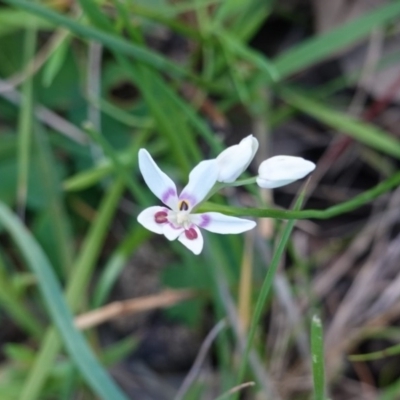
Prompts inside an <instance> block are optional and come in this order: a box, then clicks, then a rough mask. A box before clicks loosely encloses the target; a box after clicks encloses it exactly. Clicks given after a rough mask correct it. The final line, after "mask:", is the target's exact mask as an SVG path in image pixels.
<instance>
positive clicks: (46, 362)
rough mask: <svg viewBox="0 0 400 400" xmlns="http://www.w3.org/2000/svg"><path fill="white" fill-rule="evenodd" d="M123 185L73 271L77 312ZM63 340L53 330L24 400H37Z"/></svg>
mask: <svg viewBox="0 0 400 400" xmlns="http://www.w3.org/2000/svg"><path fill="white" fill-rule="evenodd" d="M123 188H124V186H123V184H122V182H120V181H117V182H115V183H114V184H113V185H112V187H111V188H110V190H109V191H108V192H107V194H106V196H105V198H104V200H103V202H102V204H101V205H100V209H99V212H98V215H97V218H96V220H95V221H94V223H93V225H92V226H91V228H90V230H89V233H88V234H87V237H86V238H85V241H84V243H83V246H82V250H81V252H80V253H79V255H78V258H77V260H76V261H75V263H74V267H73V268H72V275H71V279H70V280H69V282H68V286H67V292H66V297H67V303H68V305H69V306H70V308H71V310H72V311H75V310H76V309H77V308H78V307H79V305H80V304H81V301H82V296H83V294H84V293H85V289H86V288H87V285H88V283H89V279H90V276H91V273H92V271H93V268H94V266H95V263H96V260H97V258H98V257H99V255H100V251H101V249H102V245H103V241H104V238H105V236H106V234H107V232H108V230H109V226H110V223H111V218H112V216H113V214H114V212H115V209H116V207H117V205H118V201H119V199H120V196H121V194H122V191H123ZM60 345H61V343H60V339H59V337H58V335H57V332H56V331H55V330H54V329H49V330H48V331H47V332H46V335H45V336H44V340H43V343H42V346H41V349H40V351H39V353H38V357H37V359H36V362H35V366H34V367H33V369H32V370H31V371H30V375H29V376H28V379H27V381H26V382H25V384H24V385H23V388H22V393H21V396H20V400H33V399H37V398H38V396H39V395H40V390H41V388H42V386H43V384H44V381H45V380H46V378H47V377H48V375H49V373H50V371H51V366H52V364H53V362H54V359H55V357H56V355H57V352H58V351H59V349H60Z"/></svg>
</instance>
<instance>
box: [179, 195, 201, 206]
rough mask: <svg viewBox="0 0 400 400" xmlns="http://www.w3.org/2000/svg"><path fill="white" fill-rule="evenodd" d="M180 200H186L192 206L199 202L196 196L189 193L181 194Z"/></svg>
mask: <svg viewBox="0 0 400 400" xmlns="http://www.w3.org/2000/svg"><path fill="white" fill-rule="evenodd" d="M179 200H186V201H187V202H188V203H189V205H190V208H193V207H194V206H195V205H196V204H197V200H196V197H194V196H192V195H191V194H188V193H181V194H180V195H179Z"/></svg>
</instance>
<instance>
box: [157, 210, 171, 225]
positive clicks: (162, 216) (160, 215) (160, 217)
mask: <svg viewBox="0 0 400 400" xmlns="http://www.w3.org/2000/svg"><path fill="white" fill-rule="evenodd" d="M154 221H156V222H157V224H164V223H165V222H167V221H168V214H167V213H166V212H165V211H158V212H156V213H155V214H154Z"/></svg>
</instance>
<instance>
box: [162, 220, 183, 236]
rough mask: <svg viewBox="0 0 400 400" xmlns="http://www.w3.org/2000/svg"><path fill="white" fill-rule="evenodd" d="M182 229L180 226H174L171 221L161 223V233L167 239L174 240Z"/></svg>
mask: <svg viewBox="0 0 400 400" xmlns="http://www.w3.org/2000/svg"><path fill="white" fill-rule="evenodd" d="M183 231H184V229H183V228H182V227H181V226H174V225H172V224H171V223H167V224H163V231H162V233H163V234H164V236H165V237H166V238H167V239H168V240H175V239H177V238H178V236H179V235H180V234H181V233H182V232H183Z"/></svg>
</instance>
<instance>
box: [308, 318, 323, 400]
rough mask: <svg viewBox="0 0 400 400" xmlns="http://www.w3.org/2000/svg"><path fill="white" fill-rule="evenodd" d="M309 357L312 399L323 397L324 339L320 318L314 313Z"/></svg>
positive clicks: (318, 399)
mask: <svg viewBox="0 0 400 400" xmlns="http://www.w3.org/2000/svg"><path fill="white" fill-rule="evenodd" d="M311 357H312V372H313V381H314V400H324V399H325V364H324V339H323V330H322V322H321V318H319V317H318V316H317V315H314V316H313V318H312V321H311Z"/></svg>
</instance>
